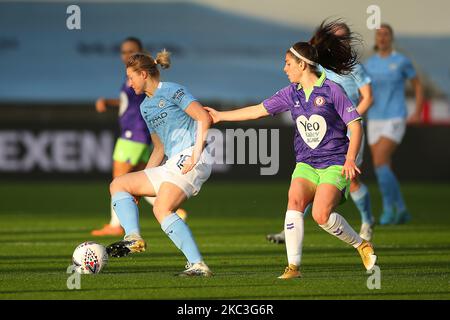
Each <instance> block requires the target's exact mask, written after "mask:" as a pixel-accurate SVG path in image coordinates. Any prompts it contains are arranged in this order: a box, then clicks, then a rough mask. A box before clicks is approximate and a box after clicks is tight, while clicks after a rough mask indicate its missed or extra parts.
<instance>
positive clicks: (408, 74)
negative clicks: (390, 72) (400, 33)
mask: <svg viewBox="0 0 450 320" xmlns="http://www.w3.org/2000/svg"><path fill="white" fill-rule="evenodd" d="M402 74H403V77H404V78H405V79H412V78H415V77H416V75H417V73H416V69H414V65H413V63H412V61H411V60H410V59H408V58H405V63H404V65H403V68H402Z"/></svg>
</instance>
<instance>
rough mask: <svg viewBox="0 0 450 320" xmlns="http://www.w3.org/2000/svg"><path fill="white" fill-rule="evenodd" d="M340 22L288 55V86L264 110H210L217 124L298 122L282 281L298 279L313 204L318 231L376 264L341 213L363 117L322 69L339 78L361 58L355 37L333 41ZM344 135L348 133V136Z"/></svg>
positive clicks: (265, 103) (266, 102) (355, 170)
mask: <svg viewBox="0 0 450 320" xmlns="http://www.w3.org/2000/svg"><path fill="white" fill-rule="evenodd" d="M335 28H336V23H334V22H330V23H328V24H326V25H322V26H321V27H320V28H319V29H318V30H317V32H316V40H317V41H316V43H315V45H311V44H310V43H308V42H298V43H296V44H294V45H293V46H292V47H291V48H290V49H289V50H287V53H286V56H285V67H284V72H285V73H286V74H287V76H288V78H289V81H290V82H291V84H290V85H289V86H287V87H285V88H283V89H281V90H279V91H278V92H277V93H276V94H275V95H273V96H272V97H270V98H268V99H266V100H264V101H263V102H262V103H261V104H258V105H255V106H250V107H246V108H241V109H237V110H233V111H223V112H218V111H216V110H214V109H212V108H206V109H207V110H208V111H209V112H210V114H211V117H212V118H213V121H214V123H218V122H220V121H244V120H253V119H259V118H262V117H266V116H269V115H276V114H278V113H281V112H285V111H290V112H291V115H292V119H293V121H294V122H295V124H296V128H297V130H296V132H295V138H294V147H295V152H296V162H297V165H296V168H295V170H294V172H293V174H292V180H291V185H290V188H289V193H288V206H287V211H286V216H285V235H286V251H287V256H288V267H287V268H286V269H285V272H284V273H283V274H282V275H281V276H280V277H279V278H280V279H291V278H298V277H300V271H299V268H300V262H301V254H302V245H303V235H304V222H303V213H304V211H305V208H306V206H307V205H308V204H309V203H311V202H313V206H312V215H313V218H314V220H315V221H316V222H317V223H318V224H319V226H320V227H321V228H322V229H324V230H325V231H327V232H328V233H330V234H331V235H333V236H335V237H337V238H339V239H340V240H342V241H344V242H345V243H347V244H349V245H351V246H353V247H354V248H356V249H357V250H358V252H359V254H360V255H361V258H362V261H363V264H364V266H365V268H366V269H367V270H370V269H371V268H372V267H373V266H374V265H375V262H376V256H375V254H374V250H373V247H372V245H371V244H370V243H369V242H367V241H366V240H364V239H362V238H361V237H360V236H359V235H358V233H357V232H355V231H354V230H353V228H352V227H351V226H350V225H349V224H348V223H347V221H346V220H345V219H344V217H342V216H341V215H340V214H338V213H337V212H336V211H335V209H336V207H337V206H338V205H339V204H340V203H342V202H343V201H345V199H346V198H347V196H348V191H349V188H350V181H351V179H353V178H354V177H355V176H356V175H357V174H358V173H360V170H359V168H358V167H357V165H356V156H357V154H358V151H359V147H360V143H361V138H362V130H363V129H362V125H361V121H360V120H361V116H360V115H359V114H358V112H357V111H356V107H355V106H354V105H353V103H352V102H351V100H349V98H348V97H347V96H346V94H345V92H344V91H343V90H342V88H341V87H340V86H339V85H337V84H336V83H334V82H332V81H330V80H328V79H326V74H325V72H323V71H322V72H320V70H319V65H321V66H322V67H324V68H326V69H328V70H332V71H333V72H336V73H338V74H345V73H348V72H350V71H351V70H353V67H354V65H355V64H356V63H357V55H356V52H355V51H354V50H352V46H351V42H352V41H353V36H352V34H348V35H345V36H340V37H338V36H336V35H335V33H334V32H335ZM347 129H348V130H349V131H350V132H351V134H350V139H348V138H347Z"/></svg>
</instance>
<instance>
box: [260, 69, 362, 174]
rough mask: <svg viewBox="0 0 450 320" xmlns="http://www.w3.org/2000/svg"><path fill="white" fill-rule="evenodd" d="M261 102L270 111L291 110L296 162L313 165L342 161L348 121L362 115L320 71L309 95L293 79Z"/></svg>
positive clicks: (325, 166) (320, 167) (325, 164)
mask: <svg viewBox="0 0 450 320" xmlns="http://www.w3.org/2000/svg"><path fill="white" fill-rule="evenodd" d="M263 105H264V107H265V108H266V109H267V112H269V113H270V114H271V115H275V114H278V113H281V112H284V111H288V110H290V111H291V115H292V119H293V120H294V122H295V123H296V130H295V138H294V148H295V154H296V162H304V163H306V164H309V165H311V166H312V167H314V168H316V169H323V168H327V167H329V166H332V165H343V164H344V163H345V156H346V154H347V150H348V145H349V140H348V138H347V125H348V124H349V123H350V122H352V121H355V120H358V119H360V118H361V117H360V115H359V114H358V112H357V111H356V108H355V107H354V106H353V103H352V102H351V101H350V99H349V98H348V97H347V96H346V95H345V93H344V91H343V89H342V88H341V87H340V86H339V85H337V84H336V83H334V82H332V81H330V80H328V79H325V76H324V75H323V74H322V77H321V78H320V79H319V80H318V82H317V83H316V85H315V86H314V88H313V91H312V92H311V95H310V96H309V99H307V98H306V95H305V91H304V90H303V89H302V88H301V86H299V85H298V84H295V83H293V84H291V85H289V86H287V87H286V88H283V89H281V90H280V91H278V92H277V93H276V94H275V95H273V96H272V97H271V98H269V99H266V100H264V102H263Z"/></svg>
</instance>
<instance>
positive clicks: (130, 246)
mask: <svg viewBox="0 0 450 320" xmlns="http://www.w3.org/2000/svg"><path fill="white" fill-rule="evenodd" d="M146 248H147V244H146V243H145V241H144V240H143V239H133V240H121V241H118V242H115V243H113V244H110V245H109V246H107V247H106V252H107V253H108V256H110V257H114V258H121V257H126V256H127V255H129V254H130V253H137V252H144V251H145V249H146Z"/></svg>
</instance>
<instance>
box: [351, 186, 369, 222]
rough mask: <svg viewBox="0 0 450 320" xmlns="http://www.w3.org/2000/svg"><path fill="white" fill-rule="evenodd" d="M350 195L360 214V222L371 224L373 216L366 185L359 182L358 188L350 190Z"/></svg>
mask: <svg viewBox="0 0 450 320" xmlns="http://www.w3.org/2000/svg"><path fill="white" fill-rule="evenodd" d="M350 196H351V197H352V200H353V202H354V203H355V205H356V207H357V208H358V210H359V213H360V214H361V220H362V223H368V224H370V225H371V224H373V223H374V218H373V216H372V209H371V207H370V196H369V189H368V188H367V186H366V185H365V184H362V183H361V184H360V188H359V189H358V190H356V191H355V192H351V193H350Z"/></svg>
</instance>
